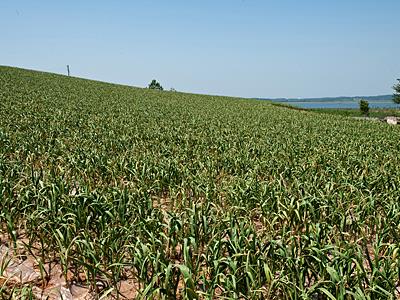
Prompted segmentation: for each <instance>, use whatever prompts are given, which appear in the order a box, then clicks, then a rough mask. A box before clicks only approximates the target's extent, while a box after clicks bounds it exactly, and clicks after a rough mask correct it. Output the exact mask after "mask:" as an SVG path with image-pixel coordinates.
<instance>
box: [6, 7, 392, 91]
mask: <svg viewBox="0 0 400 300" xmlns="http://www.w3.org/2000/svg"><path fill="white" fill-rule="evenodd" d="M398 11H400V2H399V1H395V0H384V1H379V2H378V1H372V0H367V1H361V0H356V1H351V3H349V1H344V0H339V1H335V2H334V3H330V2H325V1H324V2H322V1H318V2H317V1H311V0H307V1H302V2H301V3H299V2H298V1H289V0H287V1H280V2H279V3H276V2H274V1H249V0H240V1H239V0H237V1H236V0H235V1H227V0H223V1H218V3H216V2H215V1H202V2H188V1H186V2H184V1H171V2H169V3H165V2H162V1H152V2H151V3H150V2H144V1H135V2H128V1H121V2H118V3H116V2H115V3H114V2H105V1H96V2H95V1H85V2H78V1H69V2H68V3H53V2H51V1H41V2H38V3H36V2H35V3H33V2H29V1H26V0H25V1H12V2H11V1H5V2H3V3H1V4H0V25H1V27H0V28H1V29H0V33H1V36H2V46H1V47H0V65H7V66H15V67H21V68H27V69H34V70H38V71H47V72H54V73H59V74H66V65H67V64H69V65H70V66H71V75H73V76H76V77H83V78H88V79H93V80H101V81H106V82H112V83H119V84H126V85H133V86H139V87H145V86H146V85H147V84H148V83H149V82H150V80H151V79H153V78H155V79H157V80H158V81H160V82H161V84H162V85H163V86H164V88H165V89H169V88H171V87H173V88H175V89H176V90H178V91H183V92H191V93H202V94H213V95H226V96H236V97H247V98H320V97H338V96H349V97H355V96H374V95H388V94H391V93H392V90H391V87H392V86H393V84H394V83H395V81H396V78H399V77H400V60H399V59H398V53H400V41H399V40H398V39H396V37H397V34H398V33H397V31H398V28H400V20H399V18H398V17H397V12H398Z"/></svg>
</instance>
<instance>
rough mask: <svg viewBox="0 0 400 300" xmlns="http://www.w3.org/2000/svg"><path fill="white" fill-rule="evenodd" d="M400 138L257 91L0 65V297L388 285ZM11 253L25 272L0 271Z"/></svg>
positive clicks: (243, 293) (354, 292) (275, 294)
mask: <svg viewBox="0 0 400 300" xmlns="http://www.w3.org/2000/svg"><path fill="white" fill-rule="evenodd" d="M399 139H400V129H399V128H398V127H395V126H388V125H385V124H382V123H374V122H366V121H360V120H352V119H346V118H342V117H340V116H339V117H338V116H334V115H327V114H318V113H314V112H308V111H298V110H293V109H288V108H285V107H280V106H277V105H272V104H271V103H269V102H267V101H257V100H245V99H239V98H229V97H214V96H206V95H194V94H184V93H177V92H160V91H151V90H147V89H140V88H133V87H129V86H122V85H114V84H107V83H102V82H96V81H90V80H84V79H78V78H72V77H65V76H61V75H55V74H49V73H41V72H35V71H28V70H22V69H16V68H11V67H0V189H1V191H2V192H1V199H0V224H1V227H0V241H1V243H0V245H1V247H2V248H0V260H2V262H1V261H0V265H1V266H2V267H1V268H0V293H3V294H2V295H4V297H8V298H11V297H12V296H14V297H18V296H19V295H22V293H25V295H32V297H33V296H35V297H37V298H43V299H44V297H45V295H48V294H49V293H53V294H54V293H60V292H63V293H64V292H65V293H70V294H71V295H72V296H73V295H74V293H76V290H79V291H80V292H81V293H88V294H89V295H91V296H92V297H95V295H96V294H97V295H102V296H103V297H104V298H103V299H115V298H117V297H118V296H119V297H120V299H133V298H139V297H142V299H149V298H150V299H151V298H154V299H160V298H163V299H177V298H187V299H195V298H199V299H206V298H207V299H210V298H214V299H215V298H221V299H222V298H224V297H225V299H226V298H230V299H235V298H240V297H242V298H245V297H246V298H247V299H296V298H297V299H299V298H302V299H328V297H330V298H331V299H336V298H337V299H340V298H341V299H345V298H357V299H379V298H380V299H383V298H389V297H391V296H393V297H395V296H398V293H397V290H396V288H397V287H398V284H399V282H398V280H399V277H398V266H399V265H400V261H399V255H398V251H399V245H400V239H399V236H398V233H399V225H398V224H400V208H399V201H398V200H399V199H400V187H399V182H400V156H399V150H400V146H399ZM7 251H9V252H8V256H7V255H5V253H6V252H7ZM7 257H8V259H7ZM23 260H24V263H25V264H30V266H31V269H30V270H31V271H32V272H33V275H32V276H33V277H32V276H31V277H30V278H35V279H34V280H33V279H26V278H25V277H24V276H14V277H13V276H12V275H11V273H12V272H11V271H12V270H15V266H14V269H12V268H11V267H12V266H9V267H4V266H6V265H7V262H10V261H11V262H13V263H14V264H15V265H16V264H19V263H22V261H23ZM28 267H29V266H28ZM10 268H11V269H10ZM23 270H26V269H23ZM22 277H24V278H25V279H24V278H22ZM55 278H58V280H56V279H55ZM117 291H118V292H119V294H118V292H117ZM364 297H365V298H364ZM93 299H94V298H93Z"/></svg>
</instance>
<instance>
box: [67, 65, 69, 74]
mask: <svg viewBox="0 0 400 300" xmlns="http://www.w3.org/2000/svg"><path fill="white" fill-rule="evenodd" d="M67 72H68V76H69V65H67Z"/></svg>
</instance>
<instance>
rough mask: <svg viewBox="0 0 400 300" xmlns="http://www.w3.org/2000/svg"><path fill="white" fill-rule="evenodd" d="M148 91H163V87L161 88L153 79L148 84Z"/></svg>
mask: <svg viewBox="0 0 400 300" xmlns="http://www.w3.org/2000/svg"><path fill="white" fill-rule="evenodd" d="M149 89H151V90H159V91H162V90H164V89H163V87H162V86H161V84H160V83H159V82H158V81H157V80H155V79H153V80H152V81H151V82H150V84H149Z"/></svg>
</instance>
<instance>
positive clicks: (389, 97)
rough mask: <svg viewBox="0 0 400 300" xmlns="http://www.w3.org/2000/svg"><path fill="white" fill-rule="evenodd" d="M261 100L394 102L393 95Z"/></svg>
mask: <svg viewBox="0 0 400 300" xmlns="http://www.w3.org/2000/svg"><path fill="white" fill-rule="evenodd" d="M257 99H261V100H271V101H275V102H325V101H326V102H342V101H347V102H349V101H359V100H360V99H364V100H367V101H392V100H393V95H378V96H353V97H348V96H343V97H322V98H273V99H267V98H257Z"/></svg>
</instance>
